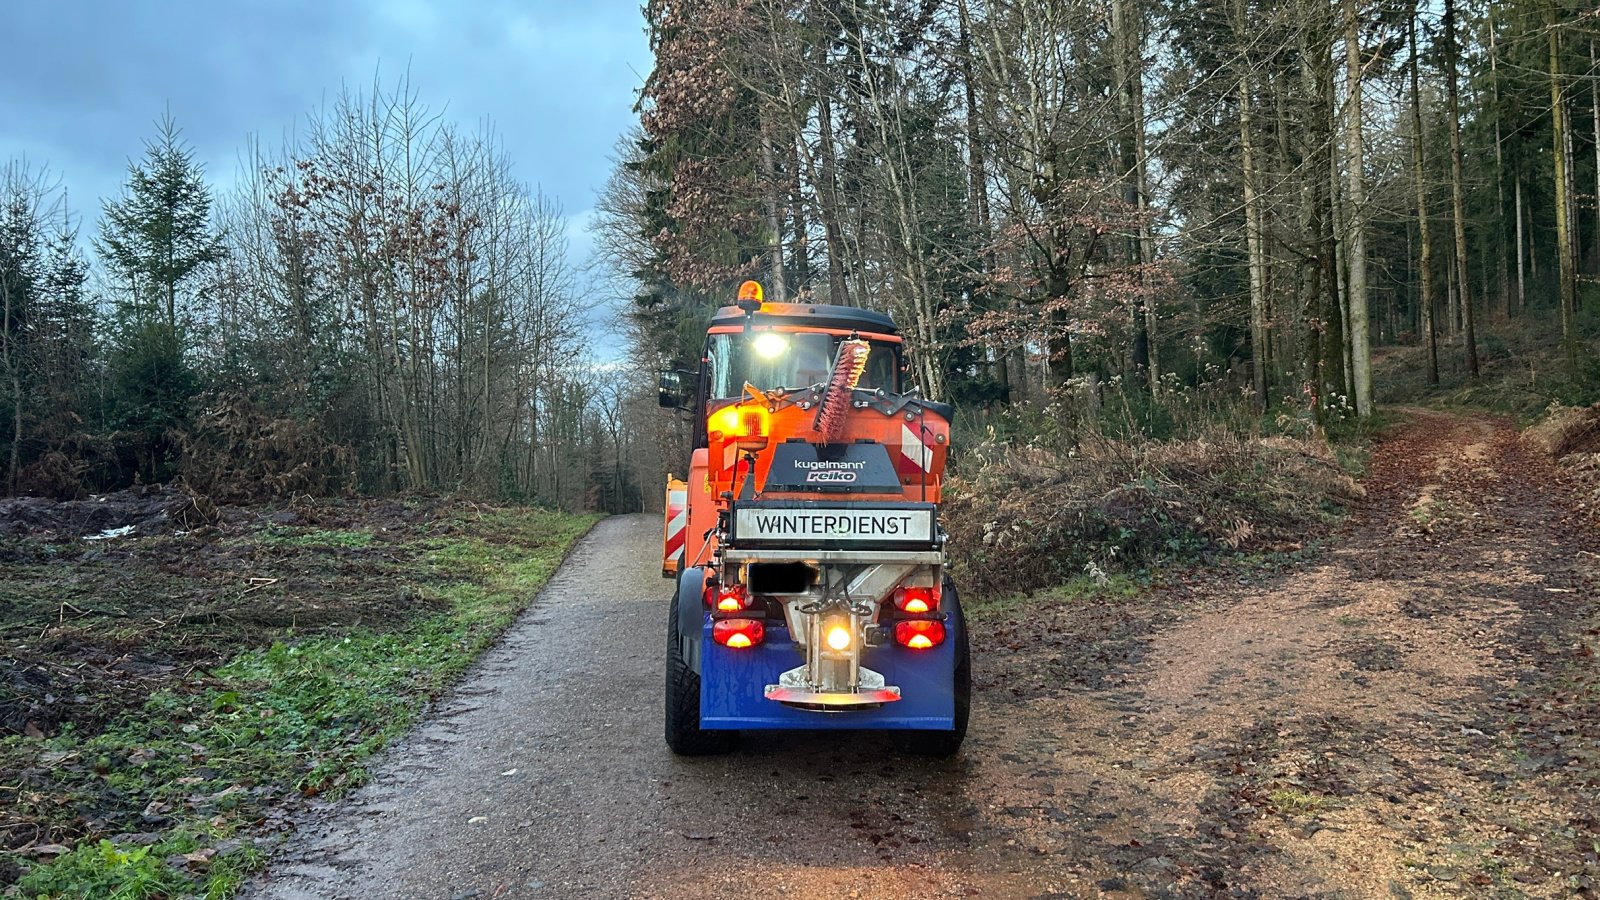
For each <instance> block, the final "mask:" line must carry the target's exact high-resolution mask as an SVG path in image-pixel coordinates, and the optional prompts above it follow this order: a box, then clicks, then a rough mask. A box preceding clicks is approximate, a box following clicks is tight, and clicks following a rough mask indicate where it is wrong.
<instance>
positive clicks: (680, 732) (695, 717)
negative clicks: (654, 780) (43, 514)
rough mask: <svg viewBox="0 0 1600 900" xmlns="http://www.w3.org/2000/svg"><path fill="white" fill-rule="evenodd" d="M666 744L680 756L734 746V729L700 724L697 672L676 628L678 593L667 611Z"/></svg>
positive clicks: (707, 753)
mask: <svg viewBox="0 0 1600 900" xmlns="http://www.w3.org/2000/svg"><path fill="white" fill-rule="evenodd" d="M666 714H667V715H666V720H667V727H666V737H667V746H668V747H670V748H671V749H672V752H673V753H676V754H678V755H679V756H713V755H715V754H718V753H727V752H728V751H729V750H732V749H733V745H734V743H735V741H736V740H737V739H738V732H736V731H707V730H705V729H703V728H701V727H700V674H699V673H698V672H696V671H695V670H694V669H691V668H689V664H688V662H687V661H686V660H684V658H683V641H682V640H680V632H679V629H678V596H677V594H676V593H674V594H673V597H672V608H671V609H670V610H668V612H667V694H666Z"/></svg>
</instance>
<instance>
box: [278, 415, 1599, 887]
mask: <svg viewBox="0 0 1600 900" xmlns="http://www.w3.org/2000/svg"><path fill="white" fill-rule="evenodd" d="M1412 415H1413V418H1412V421H1411V422H1410V424H1408V425H1406V426H1404V427H1402V428H1400V429H1397V430H1396V432H1395V433H1394V434H1392V435H1391V436H1390V437H1389V438H1388V439H1387V440H1385V441H1383V442H1381V443H1380V444H1379V445H1378V447H1377V448H1376V451H1375V454H1374V458H1373V461H1372V466H1371V473H1370V477H1369V479H1368V481H1367V489H1368V492H1369V494H1368V499H1367V501H1366V503H1365V504H1364V505H1363V507H1362V508H1361V509H1360V510H1358V511H1357V512H1356V513H1355V515H1353V516H1352V517H1351V519H1350V520H1349V522H1348V523H1347V524H1346V525H1345V526H1344V527H1343V528H1342V529H1341V530H1340V531H1339V532H1338V533H1336V534H1334V535H1332V536H1331V537H1330V538H1329V539H1328V540H1327V542H1326V543H1327V546H1328V547H1329V548H1330V549H1328V550H1327V551H1325V552H1323V553H1321V554H1319V555H1316V556H1314V557H1313V558H1312V559H1311V561H1310V562H1302V563H1299V564H1296V565H1293V566H1288V565H1284V566H1282V567H1280V568H1269V567H1265V566H1261V567H1244V566H1240V567H1237V568H1230V569H1223V570H1215V569H1214V570H1208V571H1203V572H1196V573H1193V574H1191V575H1189V576H1186V577H1179V578H1176V579H1174V580H1173V582H1172V583H1171V584H1169V586H1168V587H1166V588H1163V589H1161V590H1159V591H1155V592H1152V593H1151V594H1149V595H1146V596H1142V597H1140V598H1137V599H1135V600H1133V601H1129V602H1127V603H1123V604H1120V605H1118V606H1115V607H1108V606H1103V605H1079V606H1065V607H1052V608H1049V609H1046V610H1043V611H1040V610H1029V611H1028V614H1027V615H1011V616H1008V617H1005V618H1002V619H989V620H985V621H982V622H980V623H979V624H978V625H976V626H975V628H974V643H975V648H974V650H975V671H976V677H977V681H978V693H977V695H976V699H975V708H974V714H973V729H972V733H971V735H970V737H969V739H968V744H967V749H966V750H965V752H964V753H963V755H962V756H961V757H959V758H957V759H956V760H953V761H948V762H929V761H927V760H922V759H915V758H906V757H901V756H897V755H896V754H894V753H893V752H892V751H891V750H890V749H889V748H888V746H887V744H886V742H884V741H882V740H881V739H879V738H876V737H872V736H866V737H861V738H859V739H850V738H847V739H845V740H843V741H841V740H839V739H838V738H837V737H829V736H814V735H800V736H789V737H774V736H770V735H763V736H756V737H753V738H751V739H749V740H747V741H746V742H745V745H744V747H743V748H742V749H741V750H740V751H739V752H738V753H736V754H734V755H732V756H729V757H725V758H718V759H709V760H705V759H700V760H680V759H676V758H674V757H672V756H671V755H670V754H669V753H668V752H667V750H666V749H665V747H664V746H663V744H662V742H661V738H660V730H661V725H660V697H659V695H660V681H661V658H660V656H661V654H660V648H659V645H660V644H661V643H662V640H663V637H662V634H663V632H662V628H663V623H662V621H661V620H662V618H663V617H664V615H665V584H666V583H665V582H664V581H662V580H661V579H659V578H658V577H656V576H655V574H654V571H653V570H654V563H653V560H654V553H655V546H656V540H657V532H656V530H657V528H658V522H657V520H656V519H654V518H653V517H648V516H645V517H628V518H619V519H613V520H608V521H606V522H603V523H601V525H600V526H599V527H598V528H597V529H596V530H595V532H594V533H592V534H591V535H590V536H589V537H588V538H587V539H586V540H585V542H584V543H583V544H582V545H581V546H580V548H579V550H578V551H577V552H576V553H575V554H574V556H573V557H572V558H571V560H569V562H568V563H567V565H566V566H565V567H564V568H563V570H562V572H561V574H559V575H558V576H557V578H556V579H555V580H554V581H552V582H551V584H550V586H549V587H548V588H547V589H546V591H545V593H544V595H543V596H542V598H541V599H540V601H539V602H538V603H537V604H536V605H535V607H534V609H532V610H531V611H530V612H529V613H528V614H527V616H526V617H525V618H524V620H523V622H522V623H520V624H519V625H518V626H517V627H516V628H515V629H514V630H513V632H512V633H511V634H510V635H509V636H508V638H507V640H506V641H505V642H504V644H503V645H502V646H501V647H500V648H499V649H498V650H496V651H493V652H491V654H489V656H488V657H486V659H485V661H484V662H483V664H482V665H481V666H480V667H479V668H478V669H477V670H476V674H474V675H473V676H471V677H470V678H469V679H468V681H467V682H466V683H465V684H464V685H463V687H462V688H461V689H460V690H459V691H458V692H457V694H456V695H455V696H454V698H453V699H452V700H450V701H448V702H447V703H446V704H445V706H444V708H443V709H442V710H441V712H440V715H439V716H438V718H437V719H436V720H435V721H434V722H433V723H432V724H430V725H429V726H427V727H426V728H424V729H422V730H421V731H420V732H419V733H418V734H417V735H415V736H414V737H412V738H411V739H409V740H408V741H406V742H405V743H403V744H402V745H401V746H400V747H399V748H398V750H397V751H396V752H394V753H393V754H391V756H390V757H389V760H388V762H387V763H386V764H385V765H384V767H383V768H382V770H381V772H380V774H379V775H378V777H377V779H376V781H375V783H374V784H372V785H371V786H369V787H368V788H367V789H365V790H363V791H362V792H360V793H359V794H358V795H357V796H356V798H354V800H353V802H347V803H345V804H342V805H341V806H340V808H339V809H338V810H337V811H334V812H331V813H327V814H324V815H323V816H321V817H319V818H315V819H313V820H311V821H308V822H306V823H305V825H304V829H303V832H302V834H301V837H300V838H298V839H296V841H295V842H294V843H293V844H292V845H291V846H290V847H289V848H288V850H287V852H286V853H285V854H284V856H283V857H282V858H281V859H279V860H278V861H277V862H275V863H274V864H273V865H272V866H271V867H270V868H269V870H268V873H267V877H265V878H263V879H261V880H260V881H259V882H258V884H257V885H256V888H255V890H254V891H253V892H252V894H251V895H252V896H256V897H282V898H294V897H386V896H393V897H441V898H452V897H469V896H470V897H479V898H491V897H548V896H559V897H625V896H626V897H683V898H691V897H692V898H704V897H746V896H796V897H838V896H859V897H937V896H985V897H1040V896H1068V897H1077V896H1125V897H1140V896H1185V897H1188V896H1193V897H1212V896H1219V897H1220V896H1230V897H1231V896H1244V897H1250V896H1259V897H1280V896H1293V897H1299V896H1329V897H1409V896H1416V897H1429V896H1462V895H1468V896H1538V897H1559V896H1574V895H1580V896H1592V895H1593V892H1594V889H1595V884H1597V883H1600V843H1597V842H1600V823H1597V821H1596V816H1597V815H1600V692H1597V690H1596V683H1597V679H1596V672H1595V656H1594V653H1595V650H1596V644H1597V642H1600V632H1597V627H1596V626H1597V622H1596V618H1595V604H1594V597H1595V594H1594V589H1595V585H1596V579H1597V576H1600V556H1597V555H1596V552H1597V551H1600V542H1597V541H1596V539H1595V536H1594V531H1593V529H1592V527H1591V526H1587V525H1584V524H1581V523H1579V522H1578V521H1577V520H1576V519H1574V518H1573V517H1571V516H1570V515H1569V513H1568V510H1567V509H1566V507H1565V506H1564V501H1563V499H1562V498H1563V497H1564V492H1563V489H1562V486H1561V485H1560V484H1559V482H1558V480H1557V478H1556V476H1555V474H1554V472H1553V470H1552V469H1551V467H1550V466H1549V465H1548V463H1546V462H1545V461H1543V460H1542V459H1539V458H1536V457H1535V456H1534V455H1533V454H1531V453H1529V452H1528V451H1526V450H1524V449H1523V448H1522V447H1521V445H1520V444H1519V443H1518V442H1517V440H1516V437H1515V434H1514V432H1513V431H1512V430H1511V429H1510V428H1509V427H1508V426H1506V425H1504V424H1501V423H1498V422H1495V421H1492V420H1487V419H1474V418H1462V417H1455V416H1448V415H1443V414H1439V413H1428V412H1422V411H1417V412H1414V413H1413V414H1412ZM1586 892H1587V893H1586Z"/></svg>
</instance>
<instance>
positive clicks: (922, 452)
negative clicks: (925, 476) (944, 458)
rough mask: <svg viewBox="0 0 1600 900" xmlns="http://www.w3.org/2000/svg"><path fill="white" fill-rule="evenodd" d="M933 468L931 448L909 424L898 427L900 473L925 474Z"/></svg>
mask: <svg viewBox="0 0 1600 900" xmlns="http://www.w3.org/2000/svg"><path fill="white" fill-rule="evenodd" d="M932 467H933V448H932V447H929V446H928V445H927V444H925V443H923V442H922V438H921V437H920V436H919V435H918V434H917V432H916V431H914V430H913V429H912V428H911V426H910V425H909V424H902V425H901V426H900V466H899V468H900V471H901V472H904V473H908V474H909V473H925V472H927V471H928V470H929V469H930V468H932Z"/></svg>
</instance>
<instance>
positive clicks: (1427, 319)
mask: <svg viewBox="0 0 1600 900" xmlns="http://www.w3.org/2000/svg"><path fill="white" fill-rule="evenodd" d="M1411 12H1412V14H1411V18H1410V19H1408V20H1407V26H1406V39H1407V41H1408V42H1409V44H1410V46H1411V65H1410V67H1409V68H1410V70H1411V72H1410V74H1411V128H1412V131H1413V133H1414V134H1413V140H1412V142H1411V172H1412V176H1413V180H1414V181H1415V182H1416V189H1417V233H1418V239H1419V242H1420V244H1421V256H1422V260H1421V264H1420V270H1421V273H1420V274H1421V280H1422V298H1421V300H1420V308H1421V315H1420V317H1419V318H1420V319H1421V324H1420V330H1421V331H1422V340H1423V346H1424V347H1425V348H1426V351H1427V357H1426V358H1427V367H1428V383H1429V384H1438V383H1439V343H1438V340H1437V337H1436V335H1435V328H1434V323H1433V310H1434V299H1433V239H1432V237H1431V236H1430V235H1429V233H1428V182H1427V169H1426V167H1425V166H1424V165H1423V147H1422V144H1423V131H1422V96H1421V93H1420V81H1421V79H1420V78H1419V77H1418V74H1417V68H1418V65H1417V17H1416V13H1417V2H1416V0H1412V4H1411ZM1520 196H1521V195H1520V194H1519V195H1518V197H1520Z"/></svg>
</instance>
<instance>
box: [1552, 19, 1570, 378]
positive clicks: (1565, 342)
mask: <svg viewBox="0 0 1600 900" xmlns="http://www.w3.org/2000/svg"><path fill="white" fill-rule="evenodd" d="M1545 31H1546V33H1547V34H1548V35H1549V42H1550V115H1551V119H1552V125H1551V129H1550V133H1551V141H1552V149H1553V151H1554V159H1555V165H1554V166H1552V168H1553V169H1554V170H1555V191H1556V196H1555V203H1556V259H1557V267H1558V269H1559V273H1558V274H1559V276H1560V284H1561V288H1560V293H1558V294H1557V295H1556V302H1557V303H1558V304H1559V305H1560V307H1561V345H1562V347H1563V349H1565V350H1566V356H1567V369H1568V371H1569V372H1570V373H1571V374H1573V375H1574V376H1576V375H1577V373H1578V344H1577V336H1576V335H1575V334H1574V333H1573V321H1572V319H1573V309H1574V308H1575V307H1576V305H1577V301H1578V284H1577V271H1576V267H1575V266H1574V261H1573V258H1572V225H1571V223H1570V222H1569V221H1568V219H1567V214H1568V211H1569V209H1570V208H1571V204H1570V201H1569V199H1568V193H1569V191H1570V186H1569V185H1568V184H1567V165H1566V153H1567V147H1568V144H1567V109H1566V98H1565V97H1564V96H1563V95H1562V94H1563V92H1562V88H1561V32H1560V30H1559V29H1558V28H1557V27H1556V12H1555V11H1554V10H1549V11H1548V12H1547V17H1546V23H1545Z"/></svg>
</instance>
